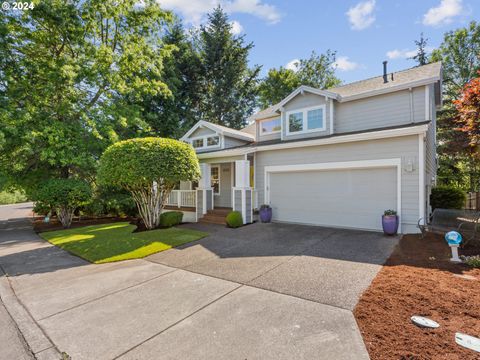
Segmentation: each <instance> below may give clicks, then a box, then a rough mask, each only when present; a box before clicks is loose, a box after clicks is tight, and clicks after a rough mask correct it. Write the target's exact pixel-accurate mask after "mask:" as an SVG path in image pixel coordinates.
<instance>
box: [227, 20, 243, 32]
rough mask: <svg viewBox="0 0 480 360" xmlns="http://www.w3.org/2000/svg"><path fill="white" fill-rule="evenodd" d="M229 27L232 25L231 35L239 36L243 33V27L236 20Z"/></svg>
mask: <svg viewBox="0 0 480 360" xmlns="http://www.w3.org/2000/svg"><path fill="white" fill-rule="evenodd" d="M230 25H232V30H231V32H232V34H233V35H240V34H241V33H242V32H243V26H242V24H240V23H239V22H238V21H237V20H233V21H231V22H230Z"/></svg>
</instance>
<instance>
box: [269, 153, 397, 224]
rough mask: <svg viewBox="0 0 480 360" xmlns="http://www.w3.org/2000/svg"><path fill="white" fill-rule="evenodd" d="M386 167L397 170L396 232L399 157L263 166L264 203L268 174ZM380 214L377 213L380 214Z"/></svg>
mask: <svg viewBox="0 0 480 360" xmlns="http://www.w3.org/2000/svg"><path fill="white" fill-rule="evenodd" d="M386 167H387V168H388V167H395V168H396V170H397V214H398V222H399V225H398V232H399V233H401V232H402V230H401V229H402V160H401V158H392V159H378V160H359V161H341V162H326V163H313V164H295V165H273V166H265V168H264V171H265V175H264V176H265V189H264V190H265V193H264V200H265V204H270V174H272V173H280V172H282V173H283V172H299V171H315V170H319V171H320V170H322V171H330V170H346V169H369V168H386ZM380 215H381V214H379V216H380Z"/></svg>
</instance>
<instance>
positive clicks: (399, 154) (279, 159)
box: [255, 135, 419, 232]
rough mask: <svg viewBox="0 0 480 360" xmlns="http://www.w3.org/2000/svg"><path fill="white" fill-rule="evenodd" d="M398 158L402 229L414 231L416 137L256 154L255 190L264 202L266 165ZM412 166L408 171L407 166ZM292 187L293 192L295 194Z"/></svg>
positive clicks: (416, 174) (417, 211) (416, 197)
mask: <svg viewBox="0 0 480 360" xmlns="http://www.w3.org/2000/svg"><path fill="white" fill-rule="evenodd" d="M390 158H401V160H402V184H401V190H402V229H403V232H416V231H417V229H416V223H417V221H418V218H419V204H418V199H419V192H418V190H419V188H418V183H419V180H418V179H419V177H418V136H416V135H413V136H404V137H398V138H390V139H382V140H372V141H359V142H352V143H344V144H336V145H335V144H333V145H324V146H310V147H304V148H293V149H285V150H271V151H260V152H257V153H256V168H255V177H256V178H255V184H256V186H255V188H256V190H257V191H258V193H259V194H258V196H259V202H260V204H262V203H263V202H264V201H265V198H264V196H265V192H264V189H265V166H269V165H293V164H312V163H324V162H339V161H355V160H375V159H390ZM409 161H410V162H411V163H412V164H413V171H407V169H406V164H407V163H408V162H409ZM294 186H295V184H292V189H291V190H292V191H295V188H294Z"/></svg>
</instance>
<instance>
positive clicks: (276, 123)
mask: <svg viewBox="0 0 480 360" xmlns="http://www.w3.org/2000/svg"><path fill="white" fill-rule="evenodd" d="M280 129H281V122H280V118H276V119H271V120H264V121H261V122H260V134H262V135H266V134H274V133H277V132H279V131H280Z"/></svg>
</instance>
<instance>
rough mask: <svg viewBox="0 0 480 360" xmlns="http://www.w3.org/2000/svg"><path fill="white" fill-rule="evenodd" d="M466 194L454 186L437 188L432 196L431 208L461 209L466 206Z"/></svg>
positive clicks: (433, 190)
mask: <svg viewBox="0 0 480 360" xmlns="http://www.w3.org/2000/svg"><path fill="white" fill-rule="evenodd" d="M465 199H466V194H465V192H463V191H462V190H460V189H458V188H455V187H452V186H443V185H442V186H436V187H434V188H432V193H431V194H430V206H431V207H432V210H435V209H437V208H438V209H461V208H463V206H464V205H465Z"/></svg>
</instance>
